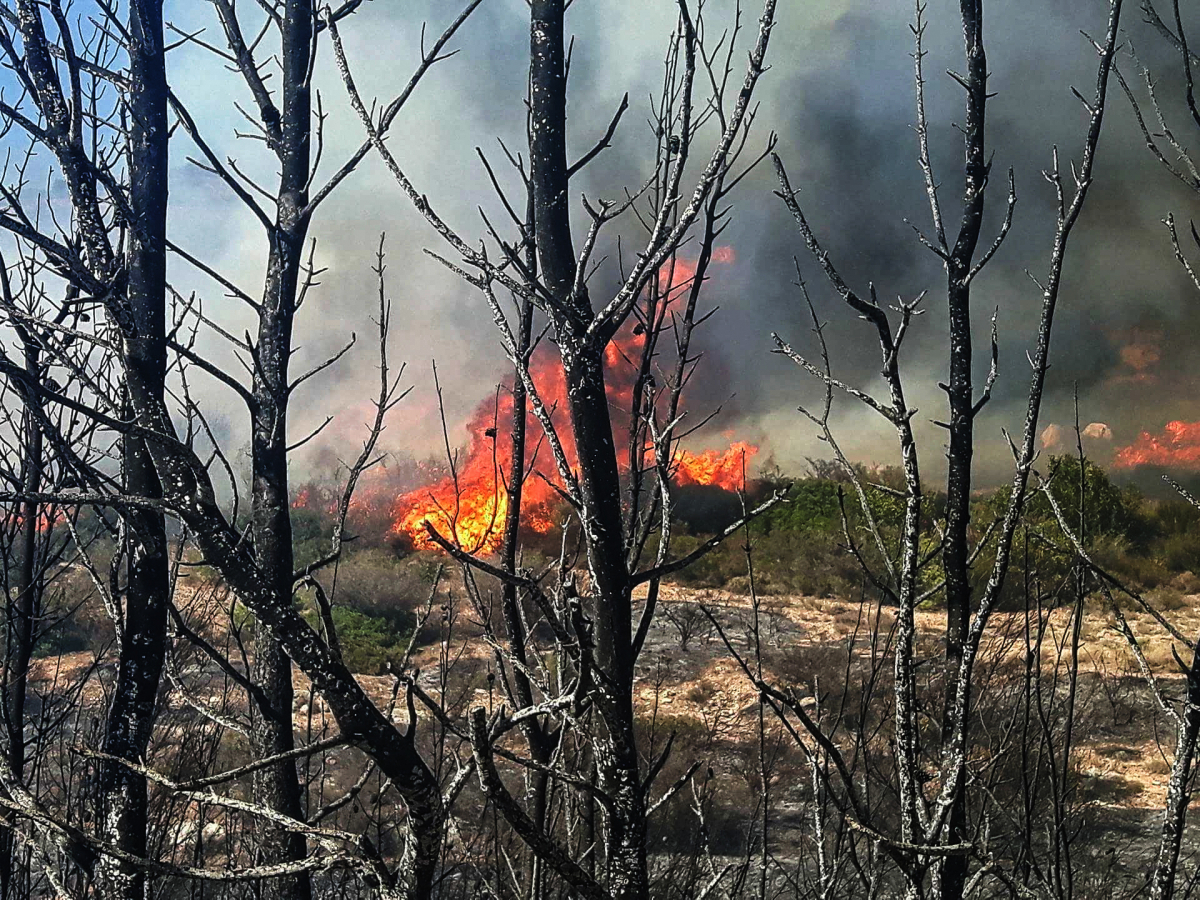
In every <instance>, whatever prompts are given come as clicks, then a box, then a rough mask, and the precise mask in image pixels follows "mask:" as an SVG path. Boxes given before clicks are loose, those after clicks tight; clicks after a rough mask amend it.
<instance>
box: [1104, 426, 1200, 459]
mask: <svg viewBox="0 0 1200 900" xmlns="http://www.w3.org/2000/svg"><path fill="white" fill-rule="evenodd" d="M1114 464H1115V465H1116V466H1117V468H1121V469H1132V468H1134V467H1136V466H1147V465H1153V466H1168V467H1170V468H1174V469H1197V470H1200V422H1180V421H1175V422H1168V423H1167V424H1166V426H1165V427H1164V428H1163V430H1162V433H1161V434H1151V433H1150V432H1148V431H1143V432H1142V433H1141V434H1139V435H1138V437H1137V440H1136V441H1134V442H1133V443H1132V444H1130V445H1129V446H1128V447H1124V448H1122V449H1121V450H1118V451H1117V456H1116V459H1115V460H1114Z"/></svg>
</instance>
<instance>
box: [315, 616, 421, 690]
mask: <svg viewBox="0 0 1200 900" xmlns="http://www.w3.org/2000/svg"><path fill="white" fill-rule="evenodd" d="M306 618H308V619H309V620H310V622H311V623H312V624H313V626H314V627H317V623H316V618H317V614H316V611H315V610H310V611H309V612H308V613H307V614H306ZM333 626H334V628H335V629H337V636H338V641H339V643H340V644H341V648H342V661H343V662H344V663H345V664H346V667H347V668H348V669H350V671H351V672H356V673H358V674H360V675H378V674H380V673H382V672H383V671H384V670H385V668H386V666H387V663H388V662H391V661H393V660H398V659H399V658H400V656H401V654H403V653H404V649H405V648H406V647H407V646H408V639H409V637H410V636H411V631H409V632H404V631H400V630H398V629H396V628H394V627H393V626H392V625H391V623H389V622H388V621H387V620H386V619H383V618H380V617H378V616H369V615H367V614H365V613H361V612H359V611H358V610H355V609H348V608H346V607H344V606H335V607H334V608H333Z"/></svg>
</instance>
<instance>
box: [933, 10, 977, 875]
mask: <svg viewBox="0 0 1200 900" xmlns="http://www.w3.org/2000/svg"><path fill="white" fill-rule="evenodd" d="M960 5H961V13H962V22H963V36H964V40H965V43H966V56H967V76H966V81H965V87H966V91H967V104H966V118H965V124H964V126H963V134H964V141H965V145H966V146H965V154H966V159H965V167H964V170H965V183H964V186H963V211H962V221H961V224H960V226H959V232H958V238H957V240H956V241H955V242H954V246H953V247H952V248H950V253H949V257H948V258H947V259H946V272H947V281H948V284H947V301H948V308H949V319H950V373H949V375H950V377H949V383H948V384H947V385H945V388H946V394H947V396H948V398H949V406H950V421H949V427H950V448H949V452H948V454H947V457H948V467H947V476H946V546H945V550H944V552H943V555H942V559H943V564H944V567H945V572H946V672H945V691H946V696H945V711H944V714H943V718H942V726H943V727H942V730H943V735H944V737H943V739H944V740H945V736H947V735H948V734H949V732H950V730H951V729H952V728H953V727H954V721H953V720H954V710H953V707H954V704H955V698H956V696H957V694H958V681H959V679H960V678H968V679H969V678H970V672H963V671H962V668H963V666H962V662H963V650H964V646H965V642H966V639H967V631H968V629H969V628H970V624H971V576H970V561H969V557H970V553H971V548H970V538H969V534H968V530H969V527H970V524H971V465H972V458H973V456H974V448H975V414H976V412H977V409H976V400H975V389H974V383H973V373H972V364H973V355H974V354H973V349H974V348H973V345H972V341H973V337H972V331H971V284H970V273H971V269H972V266H973V264H974V258H975V251H976V248H977V246H978V244H979V234H980V230H981V228H982V225H983V209H984V197H985V192H986V188H987V180H988V160H987V156H986V149H985V147H986V144H985V131H984V114H985V109H986V104H987V57H986V55H985V53H984V48H983V3H982V0H963V2H962V3H961V4H960ZM967 687H968V688H969V685H967ZM967 696H968V698H969V693H968V695H967ZM967 702H969V699H968V701H967ZM962 713H963V715H964V717H967V718H969V716H967V712H966V710H963V711H962ZM966 819H967V809H966V796H965V791H964V790H963V786H962V785H961V784H959V785H958V786H957V794H956V796H955V798H954V801H953V804H952V806H951V811H950V823H949V824H950V834H949V840H950V841H951V842H953V843H959V842H965V841H966V840H967V839H968V837H967V835H966V825H967V822H966ZM966 876H967V858H966V857H965V856H950V857H948V858H946V860H945V863H944V864H943V866H942V870H941V892H940V896H941V897H943V898H961V897H962V894H963V890H964V888H965V886H966Z"/></svg>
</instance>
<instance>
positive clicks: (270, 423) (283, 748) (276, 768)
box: [251, 0, 314, 900]
mask: <svg viewBox="0 0 1200 900" xmlns="http://www.w3.org/2000/svg"><path fill="white" fill-rule="evenodd" d="M313 17H314V9H313V4H312V2H311V0H289V2H288V3H287V4H286V6H285V8H284V16H283V23H282V29H283V36H282V37H283V54H282V65H283V73H282V75H283V85H282V92H283V108H282V112H281V119H280V125H279V127H280V139H279V144H278V147H277V153H278V157H279V162H280V177H279V193H278V212H277V214H276V220H275V227H274V228H273V229H272V231H271V234H270V249H269V255H268V260H267V274H266V283H265V286H264V291H263V299H262V308H261V310H260V313H259V323H258V345H257V348H256V352H257V357H258V365H257V366H256V367H255V373H254V383H253V386H252V390H253V394H254V400H255V405H254V410H253V436H252V443H251V456H252V462H251V465H252V470H253V510H254V512H253V534H254V552H255V557H256V559H257V561H258V567H259V570H260V572H261V573H262V576H263V578H264V579H265V582H266V586H267V587H268V589H269V590H270V591H271V592H272V593H273V594H274V596H275V598H276V602H277V603H279V604H281V605H283V604H290V603H291V601H292V588H293V584H292V576H293V572H294V568H295V567H294V565H293V563H294V560H293V554H292V522H291V508H290V505H289V497H288V467H287V462H288V459H287V456H288V454H287V413H288V363H289V361H290V358H291V350H292V324H293V320H294V317H295V312H296V298H297V291H298V284H299V276H300V268H301V262H302V259H303V257H302V253H303V249H304V240H305V237H306V235H307V233H308V225H309V219H308V216H307V214H306V213H304V212H303V210H304V208H305V206H307V204H308V190H307V185H308V180H309V170H310V165H311V159H310V156H311V150H310V143H311V134H312V109H311V98H310V90H309V77H310V68H311V62H312V54H313V52H314V48H313V40H312V37H313V27H314V18H313ZM254 681H255V683H256V684H257V685H258V686H259V687H260V688H261V689H262V695H261V696H262V697H263V698H264V699H265V703H263V704H260V709H259V710H258V711H259V713H260V715H259V716H258V717H257V718H256V720H255V728H254V742H255V745H256V746H255V750H256V752H257V753H258V754H259V755H260V756H263V757H266V756H276V755H278V754H282V753H287V752H289V751H291V750H292V749H293V748H294V746H295V738H294V732H293V723H292V703H293V686H292V662H291V660H290V659H289V658H288V656H287V654H286V653H285V652H284V650H283V647H282V646H281V645H280V644H279V642H278V641H277V640H276V639H275V638H274V637H273V636H272V635H271V633H270V631H269V630H268V629H267V628H265V627H260V628H259V631H258V635H257V639H256V642H255V656H254ZM254 795H255V800H256V801H257V802H258V803H260V804H262V805H264V806H266V807H268V808H270V809H272V810H274V811H276V812H280V813H283V814H284V815H287V816H290V817H292V818H296V819H303V818H304V809H303V802H302V798H301V791H300V782H299V777H298V774H297V771H296V763H295V761H294V760H285V761H282V762H279V763H276V764H275V765H273V766H269V767H267V768H265V769H261V770H260V771H259V772H258V773H257V774H256V775H255V778H254ZM258 852H259V862H260V863H262V864H267V865H269V864H274V863H282V862H288V861H292V860H300V859H304V858H305V856H306V855H307V845H306V841H305V839H304V836H303V835H302V834H299V833H297V832H295V831H287V830H285V829H282V828H275V827H269V826H268V827H266V828H264V829H263V833H262V835H261V837H260V841H259V844H258ZM262 894H263V896H264V897H268V898H280V900H283V898H288V900H308V898H309V897H311V896H312V889H311V885H310V882H309V877H308V875H307V874H299V875H294V876H288V877H286V878H277V879H270V880H269V881H267V882H265V883H264V884H263V886H262Z"/></svg>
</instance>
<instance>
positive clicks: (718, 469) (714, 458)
mask: <svg viewBox="0 0 1200 900" xmlns="http://www.w3.org/2000/svg"><path fill="white" fill-rule="evenodd" d="M756 453H758V448H757V447H755V446H754V445H753V444H748V443H746V442H745V441H736V442H734V443H733V444H730V446H729V449H728V450H726V451H725V452H724V453H719V452H718V451H716V450H705V451H704V452H703V453H689V452H688V451H686V450H681V451H680V452H679V454H678V456H677V457H676V459H675V465H676V470H675V481H676V482H677V483H678V484H680V485H689V484H715V485H716V486H717V487H723V488H725V490H727V491H736V490H738V489H740V488H741V487H743V484H742V481H743V473H744V470H745V466H744V464H745V463H748V462H749V461H750V460H751V459H752V458H753V457H754V454H756Z"/></svg>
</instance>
